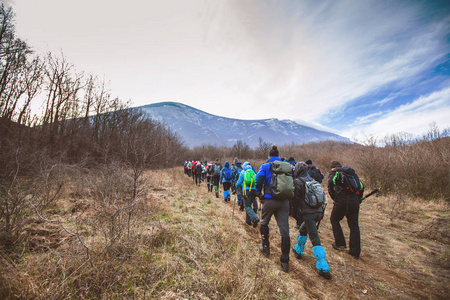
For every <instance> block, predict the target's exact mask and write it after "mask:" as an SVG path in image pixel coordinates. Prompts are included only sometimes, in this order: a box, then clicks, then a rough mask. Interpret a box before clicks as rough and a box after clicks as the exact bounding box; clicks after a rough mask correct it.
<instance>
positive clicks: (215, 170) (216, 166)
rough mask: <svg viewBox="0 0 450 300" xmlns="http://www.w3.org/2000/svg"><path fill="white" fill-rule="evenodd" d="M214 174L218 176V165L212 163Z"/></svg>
mask: <svg viewBox="0 0 450 300" xmlns="http://www.w3.org/2000/svg"><path fill="white" fill-rule="evenodd" d="M214 175H219V176H220V165H218V164H214Z"/></svg>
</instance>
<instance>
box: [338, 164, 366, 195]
mask: <svg viewBox="0 0 450 300" xmlns="http://www.w3.org/2000/svg"><path fill="white" fill-rule="evenodd" d="M333 183H334V184H335V185H337V186H340V187H341V188H342V189H343V190H348V191H350V192H352V193H356V192H359V191H361V190H363V189H364V187H363V184H362V182H361V180H359V177H358V174H356V172H355V170H353V169H352V168H350V167H348V166H342V167H339V168H337V169H336V174H335V175H334V177H333Z"/></svg>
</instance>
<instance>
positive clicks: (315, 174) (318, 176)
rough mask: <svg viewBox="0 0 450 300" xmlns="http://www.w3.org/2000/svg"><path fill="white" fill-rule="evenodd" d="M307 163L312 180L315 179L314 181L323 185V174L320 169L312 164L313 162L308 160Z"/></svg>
mask: <svg viewBox="0 0 450 300" xmlns="http://www.w3.org/2000/svg"><path fill="white" fill-rule="evenodd" d="M305 163H306V164H307V165H308V169H307V171H308V174H309V176H311V177H312V178H314V180H316V181H318V182H320V183H322V180H323V174H322V172H321V171H320V169H319V168H318V167H316V166H315V165H313V164H312V160H310V159H308V160H307V161H305Z"/></svg>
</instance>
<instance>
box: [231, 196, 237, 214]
mask: <svg viewBox="0 0 450 300" xmlns="http://www.w3.org/2000/svg"><path fill="white" fill-rule="evenodd" d="M236 199H237V195H234V201H233V214H232V215H231V220H234V206H235V205H236Z"/></svg>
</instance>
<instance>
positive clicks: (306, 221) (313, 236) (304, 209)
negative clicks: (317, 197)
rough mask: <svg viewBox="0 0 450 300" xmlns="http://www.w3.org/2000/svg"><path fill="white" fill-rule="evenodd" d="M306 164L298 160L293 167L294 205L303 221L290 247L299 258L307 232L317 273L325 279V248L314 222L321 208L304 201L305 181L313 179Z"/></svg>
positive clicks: (328, 269)
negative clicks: (293, 244)
mask: <svg viewBox="0 0 450 300" xmlns="http://www.w3.org/2000/svg"><path fill="white" fill-rule="evenodd" d="M307 167H308V166H307V165H306V163H304V162H298V163H297V164H296V165H295V168H294V187H295V190H294V201H293V202H294V206H298V207H299V208H300V212H301V215H302V220H303V223H302V224H301V225H300V229H299V235H298V236H297V243H296V244H295V246H294V247H293V248H292V251H293V252H294V254H295V257H296V258H297V259H301V258H302V255H303V251H304V249H305V244H306V241H307V239H308V238H307V234H308V236H309V239H310V240H311V243H312V246H313V247H312V249H313V253H314V257H315V258H316V259H317V263H316V268H317V270H318V272H319V275H321V276H323V277H324V278H326V279H331V274H330V268H329V266H328V263H327V261H326V254H325V250H324V249H323V247H322V245H321V243H320V238H319V234H318V232H317V225H316V223H317V222H319V221H320V220H321V219H322V215H323V208H322V206H319V207H317V208H313V207H311V206H309V205H308V204H307V203H306V201H305V192H306V189H305V183H304V182H303V181H302V180H305V181H312V180H314V179H312V178H310V177H308V172H307Z"/></svg>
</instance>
